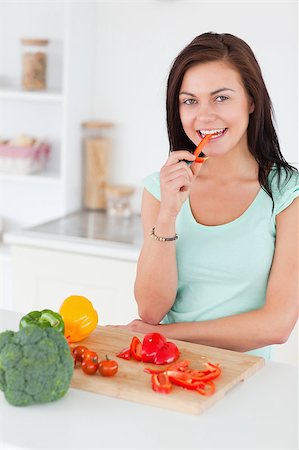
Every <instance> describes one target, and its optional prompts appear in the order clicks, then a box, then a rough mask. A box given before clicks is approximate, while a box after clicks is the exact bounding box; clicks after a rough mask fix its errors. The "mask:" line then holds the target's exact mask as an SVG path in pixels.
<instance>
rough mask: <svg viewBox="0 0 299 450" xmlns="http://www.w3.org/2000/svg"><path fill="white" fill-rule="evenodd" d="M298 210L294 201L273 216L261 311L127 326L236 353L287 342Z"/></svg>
mask: <svg viewBox="0 0 299 450" xmlns="http://www.w3.org/2000/svg"><path fill="white" fill-rule="evenodd" d="M298 209H299V199H298V198H297V199H296V200H294V201H293V202H292V204H291V205H290V206H289V207H288V208H286V209H285V210H284V211H282V212H281V213H280V214H279V215H278V216H277V217H276V231H277V235H276V248H275V254H274V259H273V263H272V268H271V272H270V276H269V281H268V288H267V294H266V302H265V305H264V307H263V308H261V309H258V310H254V311H249V312H246V313H242V314H238V315H233V316H229V317H224V318H221V319H215V320H209V321H204V322H188V323H186V322H182V323H176V324H169V325H156V326H155V327H153V326H152V325H149V324H147V323H144V322H143V321H138V320H137V321H133V322H132V323H131V324H129V325H127V327H129V328H130V329H131V330H132V331H136V332H141V333H147V332H149V331H153V330H155V331H159V332H160V333H163V334H164V335H165V336H166V337H169V338H172V339H179V340H185V341H189V342H196V343H200V344H204V345H210V346H214V347H221V348H227V349H231V350H236V351H249V350H253V349H255V348H259V347H264V346H266V345H271V344H281V343H284V342H286V341H287V339H288V337H289V335H290V333H291V331H292V329H293V328H294V326H295V324H296V321H297V319H298V297H299V292H298V274H299V267H298Z"/></svg>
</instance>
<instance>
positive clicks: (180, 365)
mask: <svg viewBox="0 0 299 450" xmlns="http://www.w3.org/2000/svg"><path fill="white" fill-rule="evenodd" d="M189 364H190V361H189V360H187V359H184V360H182V361H177V362H175V363H173V364H170V365H169V366H167V367H166V368H165V369H161V370H155V369H151V368H150V367H145V369H143V371H144V372H146V373H150V374H151V375H153V374H154V373H162V372H168V371H169V370H180V371H181V372H183V371H185V370H186V369H187V368H188V367H189Z"/></svg>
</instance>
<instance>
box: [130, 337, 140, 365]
mask: <svg viewBox="0 0 299 450" xmlns="http://www.w3.org/2000/svg"><path fill="white" fill-rule="evenodd" d="M141 346H142V344H141V342H140V340H139V339H138V337H137V336H133V338H132V341H131V345H130V349H131V355H132V356H133V358H134V359H136V361H141Z"/></svg>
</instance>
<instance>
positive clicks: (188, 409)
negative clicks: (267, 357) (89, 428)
mask: <svg viewBox="0 0 299 450" xmlns="http://www.w3.org/2000/svg"><path fill="white" fill-rule="evenodd" d="M133 335H135V336H138V337H139V339H140V340H141V341H142V339H143V335H142V334H138V333H134V334H133V333H131V332H127V331H124V330H123V329H119V328H117V327H115V328H114V327H101V326H99V327H97V328H96V329H95V330H94V331H93V332H92V333H91V334H90V336H88V337H87V338H86V339H84V341H82V342H80V343H77V345H84V346H86V347H88V348H89V349H90V350H94V351H96V352H97V353H98V355H99V359H105V355H106V354H107V355H108V357H109V358H110V359H115V360H117V362H118V364H119V369H118V372H117V374H116V375H115V376H114V377H103V376H101V375H100V374H99V373H97V374H95V375H86V374H85V373H84V372H83V371H82V369H81V368H80V367H76V368H75V371H74V375H73V378H72V381H71V387H73V388H76V389H82V390H85V391H90V392H94V393H96V394H103V395H108V396H110V397H117V398H121V399H125V400H129V401H132V402H138V403H144V404H147V405H152V406H157V407H161V408H167V409H172V410H175V411H180V412H183V413H189V414H201V413H202V412H204V411H205V410H206V409H207V408H209V407H210V406H211V405H213V404H214V403H216V402H217V401H219V400H220V399H222V398H223V397H224V395H225V393H226V392H227V391H228V390H229V389H231V388H232V387H234V386H235V385H236V384H238V383H239V382H240V381H244V380H246V379H247V378H248V377H250V376H251V375H253V374H254V373H255V372H256V371H257V370H259V369H260V368H261V367H263V366H264V364H265V361H264V359H263V358H260V357H257V356H252V355H247V354H244V353H239V352H234V351H230V350H223V349H220V348H215V347H208V346H205V345H199V344H192V343H189V342H184V341H177V340H173V339H170V340H171V341H172V342H175V343H176V344H177V346H178V348H179V350H180V352H181V355H180V359H188V360H190V367H191V368H194V369H202V368H203V367H202V363H203V362H205V361H209V362H211V363H219V364H220V366H221V369H222V374H221V375H220V377H219V378H218V379H216V380H215V385H216V391H215V393H214V394H213V395H212V396H210V397H205V396H202V395H200V394H198V393H197V392H194V391H190V390H189V391H188V390H186V389H183V388H181V387H179V386H173V389H172V391H171V393H169V394H159V393H156V392H154V391H153V390H152V387H151V375H149V374H147V373H145V372H144V371H143V369H144V367H152V368H156V369H159V368H161V369H162V368H163V367H164V366H156V365H154V364H150V363H143V362H139V361H134V360H133V359H131V360H129V361H126V360H124V359H121V358H117V357H116V354H117V353H119V352H120V351H121V350H122V349H124V348H127V347H129V345H130V342H131V339H132V337H133Z"/></svg>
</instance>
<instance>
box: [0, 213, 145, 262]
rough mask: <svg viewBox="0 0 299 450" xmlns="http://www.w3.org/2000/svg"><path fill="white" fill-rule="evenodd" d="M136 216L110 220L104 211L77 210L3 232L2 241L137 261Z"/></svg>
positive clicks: (138, 233)
mask: <svg viewBox="0 0 299 450" xmlns="http://www.w3.org/2000/svg"><path fill="white" fill-rule="evenodd" d="M142 240H143V236H142V226H141V219H140V216H138V215H133V216H132V217H130V218H124V219H121V218H113V217H109V216H107V214H106V213H105V212H101V211H89V210H80V211H76V212H75V213H72V214H69V215H67V216H65V217H61V218H58V219H55V220H52V221H50V222H46V223H43V224H40V225H37V226H34V227H29V228H26V229H21V230H15V231H9V232H6V233H5V234H4V235H3V241H4V242H5V244H9V245H21V246H29V247H36V248H45V249H50V250H60V251H65V252H71V253H80V254H85V255H93V256H104V257H107V258H116V259H123V260H126V261H135V262H136V261H137V259H138V257H139V253H140V249H141V246H142Z"/></svg>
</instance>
